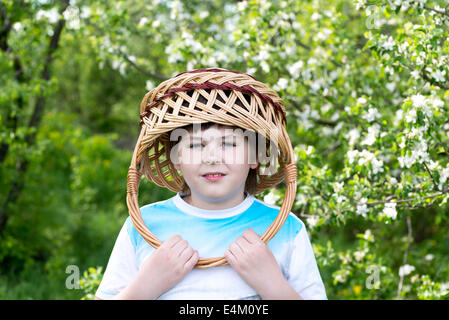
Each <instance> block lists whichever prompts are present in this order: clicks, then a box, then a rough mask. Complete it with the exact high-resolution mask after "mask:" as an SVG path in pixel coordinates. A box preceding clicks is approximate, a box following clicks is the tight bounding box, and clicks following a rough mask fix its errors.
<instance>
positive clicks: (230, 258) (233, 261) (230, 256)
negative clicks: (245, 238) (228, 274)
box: [224, 250, 237, 267]
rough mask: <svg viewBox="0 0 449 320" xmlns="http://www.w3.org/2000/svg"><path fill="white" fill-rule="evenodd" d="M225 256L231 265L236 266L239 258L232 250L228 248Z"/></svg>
mask: <svg viewBox="0 0 449 320" xmlns="http://www.w3.org/2000/svg"><path fill="white" fill-rule="evenodd" d="M224 257H225V259H226V261H227V262H228V263H229V264H230V265H231V267H234V266H235V265H236V263H237V258H236V257H235V256H234V254H233V253H232V252H231V250H226V251H225V253H224Z"/></svg>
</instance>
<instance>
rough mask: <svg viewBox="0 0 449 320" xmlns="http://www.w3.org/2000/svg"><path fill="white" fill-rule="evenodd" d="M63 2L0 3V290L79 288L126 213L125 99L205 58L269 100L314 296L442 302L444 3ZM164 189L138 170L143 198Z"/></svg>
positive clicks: (17, 293)
mask: <svg viewBox="0 0 449 320" xmlns="http://www.w3.org/2000/svg"><path fill="white" fill-rule="evenodd" d="M64 3H65V2H64V1H61V2H56V1H35V0H27V1H10V0H3V1H1V2H0V11H1V14H0V29H2V30H6V31H7V32H3V33H1V35H0V48H1V50H0V86H1V88H2V90H0V177H1V178H0V201H1V202H0V206H1V207H0V210H1V209H3V208H5V210H3V211H5V212H6V213H7V223H6V225H5V228H4V229H3V230H2V231H0V298H5V299H13V298H18V299H53V298H61V299H64V298H69V299H80V298H83V299H92V297H93V294H94V291H95V287H96V286H97V285H98V283H99V280H100V278H101V272H102V271H101V270H103V269H104V268H105V267H106V263H107V259H108V257H109V254H110V251H111V249H112V246H113V243H114V241H115V238H116V236H117V234H118V231H119V229H120V227H121V226H122V224H123V222H124V220H125V219H126V217H127V207H126V202H125V197H126V174H127V169H128V167H129V163H130V160H131V155H132V151H133V147H134V144H135V141H136V138H137V136H138V133H139V129H140V128H139V126H138V121H139V120H140V119H139V115H138V112H139V103H140V99H141V98H142V97H143V95H144V94H145V93H146V92H147V91H148V90H149V89H151V88H153V87H154V86H156V85H157V84H158V83H159V82H161V81H162V80H164V79H167V78H169V77H171V76H172V75H173V74H176V73H178V72H182V71H185V70H190V69H194V68H203V67H214V66H217V67H224V68H228V69H234V70H239V71H243V72H248V73H251V74H252V75H254V76H255V77H256V78H257V79H259V80H260V81H263V82H266V83H267V84H269V85H270V86H272V87H273V88H274V89H275V90H277V91H278V92H279V94H280V96H281V97H282V98H283V99H284V101H285V102H286V107H287V123H288V131H289V134H290V137H291V140H292V143H293V146H294V151H295V154H296V157H297V158H296V160H297V166H298V185H297V197H296V201H295V204H294V206H293V209H292V211H293V212H294V213H295V214H297V215H298V217H300V218H301V219H302V220H303V221H304V222H305V223H306V225H307V228H308V230H309V233H310V236H311V238H312V243H313V246H314V250H315V254H316V258H317V262H318V264H319V267H320V271H321V274H322V278H323V281H324V283H325V286H326V290H327V294H328V297H329V298H330V299H447V298H448V295H447V291H448V286H449V283H448V281H447V279H448V278H449V267H448V266H449V261H448V260H449V259H448V257H449V249H448V248H449V238H448V234H447V229H448V224H449V213H448V212H449V210H448V208H449V207H448V204H447V200H448V198H449V193H448V192H449V186H448V182H449V180H448V179H449V164H448V162H449V161H448V155H449V135H448V133H449V124H448V122H447V119H448V117H449V109H448V102H449V69H448V66H449V63H448V62H449V61H448V59H449V44H448V40H447V39H448V26H449V10H448V7H447V1H443V0H441V1H439V0H419V1H417V0H416V1H415V0H407V1H390V0H382V1H365V0H356V1H353V2H349V1H343V0H334V1H321V0H309V1H290V0H285V1H263V0H249V1H240V2H229V1H228V2H226V1H220V0H216V1H179V0H174V1H173V0H170V1H150V2H148V1H140V0H131V1H122V0H116V1H91V0H77V1H70V2H69V5H68V7H67V8H65V9H64V6H63V5H64ZM63 9H64V13H63V14H60V13H59V11H60V10H63ZM218 12H219V14H217V13H218ZM59 19H63V20H64V21H65V24H64V28H63V29H62V33H61V37H60V38H59V41H58V42H57V48H56V50H55V52H54V54H53V55H52V56H51V59H50V60H48V57H49V56H48V53H49V49H50V44H51V40H52V39H54V38H53V36H54V32H55V30H56V27H57V24H58V20H59ZM47 61H49V64H48V65H47ZM46 67H48V72H49V74H50V76H49V77H48V79H47V78H45V77H43V74H44V71H45V70H46ZM39 101H43V107H42V109H40V107H39ZM36 114H37V115H39V116H40V117H38V118H39V119H40V120H39V121H38V124H37V125H30V122H31V121H30V120H31V119H32V118H33V115H36ZM5 147H7V148H6V149H7V151H6V152H5V153H4V157H3V152H4V150H6V149H5ZM25 163H26V165H25V166H24V164H25ZM23 167H25V169H24V170H22V169H21V168H23ZM21 182H22V183H23V186H22V187H20V183H21ZM16 185H17V186H18V187H17V189H18V190H20V191H19V192H18V196H17V197H15V196H14V192H12V191H13V190H15V187H14V186H16ZM283 194H284V187H283V185H280V186H279V188H277V189H275V190H272V191H271V192H266V193H264V194H263V195H260V198H261V199H265V200H266V201H269V202H272V203H276V204H278V205H280V204H281V202H282V199H283ZM171 195H172V194H171V193H170V192H169V191H166V190H163V189H161V188H158V187H156V186H154V185H151V184H150V183H148V182H147V181H146V180H143V181H142V182H141V185H140V199H139V201H140V203H142V204H143V203H150V202H154V201H157V200H160V199H164V198H167V197H169V196H171ZM8 199H13V200H8ZM0 212H2V211H0ZM0 218H1V217H0ZM68 265H77V266H78V267H79V268H80V270H87V271H86V272H85V273H84V275H83V278H82V279H81V280H80V284H81V289H78V290H69V289H67V288H66V287H65V285H64V283H65V279H66V278H67V274H66V273H65V270H66V267H67V266H68ZM91 266H103V269H101V267H97V268H95V269H92V268H90V267H91Z"/></svg>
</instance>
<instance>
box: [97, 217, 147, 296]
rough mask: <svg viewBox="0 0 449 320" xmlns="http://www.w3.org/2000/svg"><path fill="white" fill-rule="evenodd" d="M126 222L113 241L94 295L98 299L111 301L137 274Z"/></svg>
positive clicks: (133, 249) (133, 251) (133, 250)
mask: <svg viewBox="0 0 449 320" xmlns="http://www.w3.org/2000/svg"><path fill="white" fill-rule="evenodd" d="M128 223H130V221H129V219H128V220H126V222H125V223H124V225H123V227H122V229H121V230H120V233H119V235H118V237H117V240H116V241H115V244H114V247H113V249H112V253H111V256H110V257H109V262H108V265H107V267H106V270H105V272H104V275H103V279H102V280H101V283H100V285H99V286H98V289H97V291H96V293H95V295H96V296H97V297H98V298H100V299H105V300H106V299H112V298H113V297H114V296H115V295H117V294H118V293H120V292H121V291H122V290H123V289H125V288H126V287H127V286H128V284H129V283H131V281H132V280H133V279H134V277H135V276H136V274H137V272H138V267H137V264H136V255H135V248H134V246H133V244H132V242H131V239H130V237H129V233H128V230H127V229H128V228H127V226H128Z"/></svg>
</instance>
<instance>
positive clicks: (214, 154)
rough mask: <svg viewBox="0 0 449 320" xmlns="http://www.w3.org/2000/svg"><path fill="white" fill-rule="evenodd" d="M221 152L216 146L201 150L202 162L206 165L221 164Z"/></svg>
mask: <svg viewBox="0 0 449 320" xmlns="http://www.w3.org/2000/svg"><path fill="white" fill-rule="evenodd" d="M222 156H223V155H222V150H221V148H218V147H216V146H210V145H208V146H207V147H206V148H204V149H203V152H202V160H203V162H204V163H206V164H211V163H221V161H222Z"/></svg>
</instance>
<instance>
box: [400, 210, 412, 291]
mask: <svg viewBox="0 0 449 320" xmlns="http://www.w3.org/2000/svg"><path fill="white" fill-rule="evenodd" d="M405 217H406V221H407V247H406V248H405V252H404V257H403V259H402V265H403V266H404V265H406V264H407V258H408V251H409V249H410V244H411V242H412V236H413V234H412V221H411V219H410V216H409V215H408V214H406V215H405ZM399 277H400V278H399V285H398V293H397V299H401V292H402V285H403V283H404V274H400V275H399Z"/></svg>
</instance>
